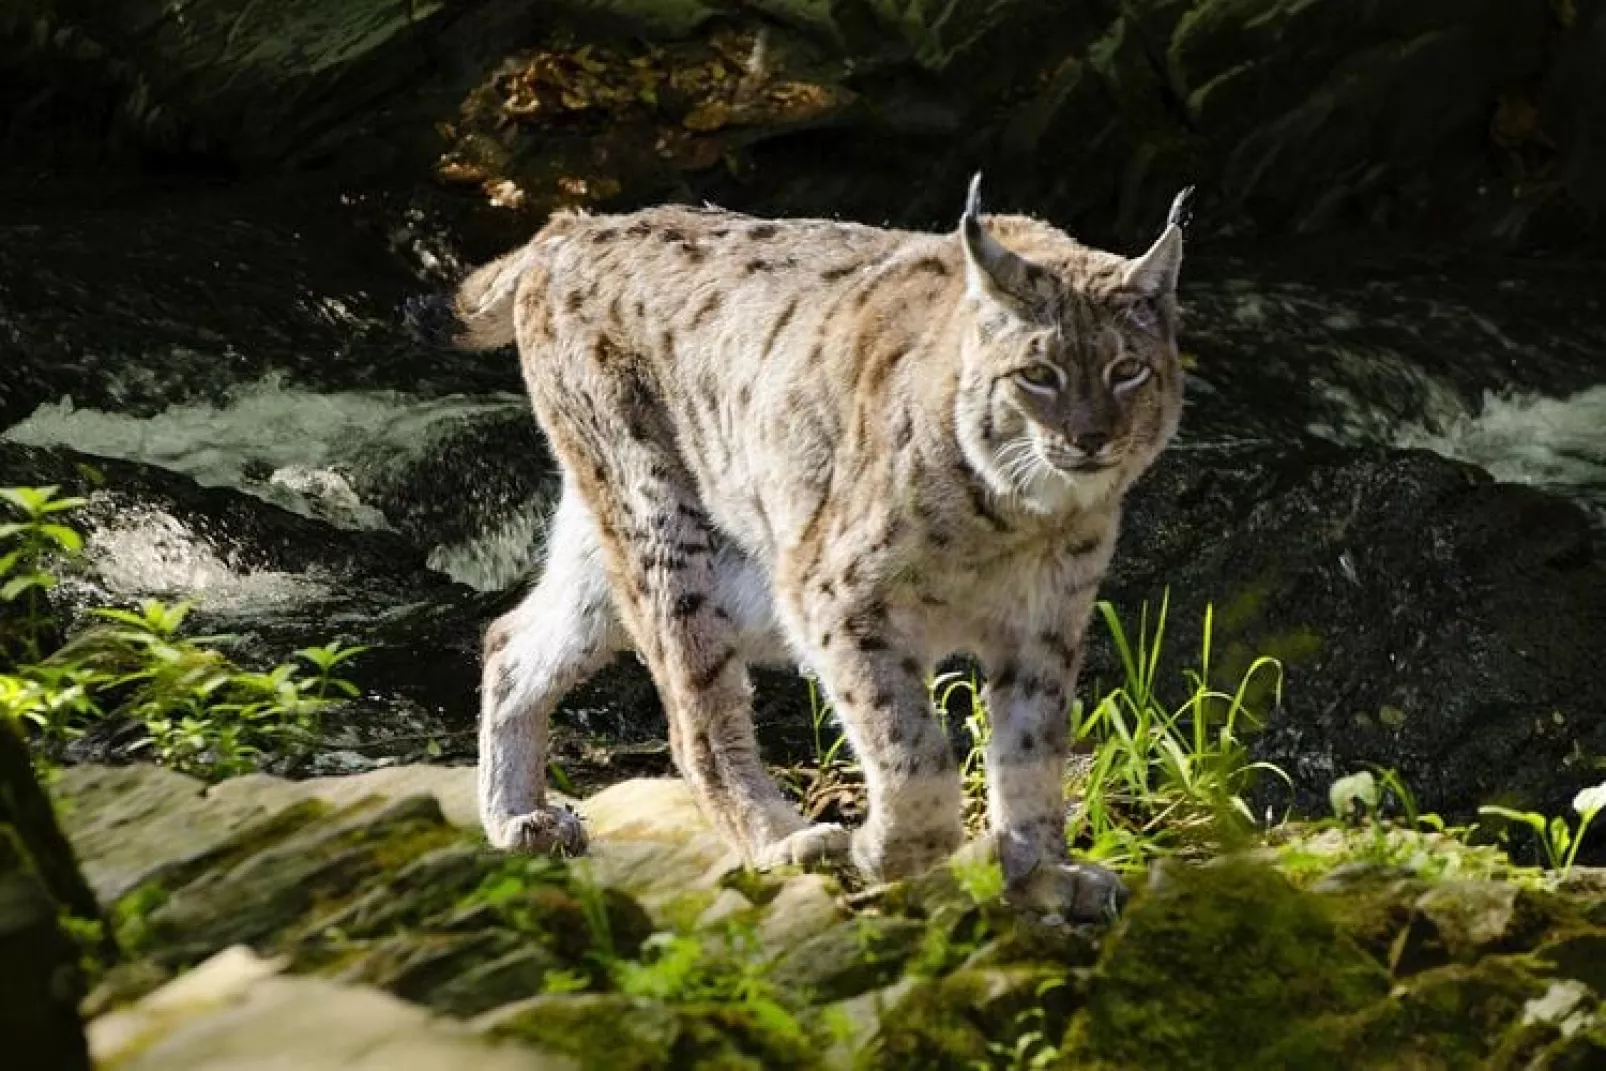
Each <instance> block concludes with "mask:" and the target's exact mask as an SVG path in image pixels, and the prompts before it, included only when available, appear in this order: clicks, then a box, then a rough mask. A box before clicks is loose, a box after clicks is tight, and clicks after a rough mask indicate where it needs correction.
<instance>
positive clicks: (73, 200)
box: [0, 188, 520, 429]
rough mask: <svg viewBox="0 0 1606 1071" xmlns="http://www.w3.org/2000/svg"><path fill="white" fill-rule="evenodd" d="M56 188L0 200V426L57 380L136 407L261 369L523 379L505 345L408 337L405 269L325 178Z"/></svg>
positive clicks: (395, 382)
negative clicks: (441, 343)
mask: <svg viewBox="0 0 1606 1071" xmlns="http://www.w3.org/2000/svg"><path fill="white" fill-rule="evenodd" d="M67 200H68V203H66V204H60V205H57V204H51V203H49V202H45V203H38V202H33V201H30V203H29V207H28V208H27V209H25V210H23V211H21V212H20V213H18V214H17V215H16V216H10V215H4V216H0V357H3V359H4V360H5V362H6V368H7V375H6V376H5V378H4V381H3V383H0V429H3V428H5V427H9V426H10V425H12V424H14V423H16V422H17V421H19V420H21V419H22V418H23V417H25V416H27V415H28V414H29V413H30V412H32V411H33V410H34V408H35V407H37V406H38V405H39V404H41V403H44V402H56V401H59V400H60V399H62V398H63V397H67V396H70V397H71V398H72V399H73V402H74V403H75V405H77V406H78V407H80V408H86V407H92V408H100V409H106V410H109V411H112V412H118V413H126V414H135V415H142V416H148V415H150V414H153V413H156V412H160V411H161V410H162V409H164V408H166V407H168V406H171V405H176V404H181V403H190V402H203V401H205V402H212V403H222V402H224V401H225V400H226V399H227V397H228V396H229V392H230V391H231V390H234V389H236V388H238V387H239V386H240V385H242V384H245V383H251V382H254V381H260V380H262V379H264V378H265V377H268V376H269V375H270V374H271V375H272V376H273V377H275V378H276V380H277V381H278V382H281V383H283V384H284V385H286V386H299V387H310V388H315V389H320V390H324V391H331V390H354V391H376V390H385V389H390V390H396V391H401V392H405V393H406V394H409V395H417V396H423V397H431V396H438V395H441V394H446V393H450V392H454V391H481V392H490V391H518V390H519V389H520V385H519V379H518V369H517V366H516V364H515V363H514V362H513V361H511V360H509V359H507V358H506V355H483V356H474V355H467V354H463V353H459V352H456V351H452V350H446V349H443V348H440V347H438V346H434V345H430V344H428V343H426V342H422V341H420V340H418V339H416V338H415V337H413V335H412V334H411V333H410V332H409V331H408V329H407V326H406V323H405V320H404V317H403V315H402V311H401V309H402V305H403V302H404V301H405V299H406V298H407V297H409V296H411V295H413V294H416V293H417V292H418V291H419V290H420V289H421V286H420V283H419V281H418V279H417V278H416V277H415V276H414V275H413V274H412V272H411V271H410V270H409V267H408V260H407V259H406V258H405V257H403V256H401V255H396V254H393V253H392V251H391V249H390V248H389V247H388V242H389V236H388V235H385V234H373V233H371V232H370V231H369V230H367V229H365V228H366V227H367V225H366V224H365V222H364V219H363V217H362V216H361V215H360V214H359V212H358V209H357V207H356V206H355V205H353V204H351V203H350V202H349V199H346V201H347V203H342V198H341V196H340V195H339V194H338V193H332V192H329V191H328V190H327V189H302V190H300V191H289V190H286V189H283V188H280V189H277V190H257V191H255V192H252V191H247V192H245V193H242V194H239V195H235V196H223V197H211V198H208V197H196V196H193V195H191V194H180V195H179V196H176V197H172V198H168V199H163V198H160V197H130V198H126V199H124V200H122V201H119V202H114V203H111V204H107V205H103V206H101V207H99V208H95V207H94V201H96V200H98V198H93V199H87V200H88V202H89V203H86V198H83V197H70V198H68V199H67ZM286 204H294V205H295V211H294V213H287V212H286V210H285V208H284V206H285V205H286ZM113 234H114V235H116V237H115V239H109V237H108V236H109V235H113ZM431 259H432V260H433V258H431ZM436 270H437V271H439V272H441V273H442V274H445V275H450V274H452V273H453V271H454V270H455V269H453V268H451V267H446V266H441V265H439V264H437V269H436ZM437 285H438V284H437Z"/></svg>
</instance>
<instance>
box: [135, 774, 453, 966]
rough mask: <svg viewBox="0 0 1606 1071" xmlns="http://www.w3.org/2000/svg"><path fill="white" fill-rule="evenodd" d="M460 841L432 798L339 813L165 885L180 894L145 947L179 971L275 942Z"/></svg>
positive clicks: (153, 923) (162, 912) (147, 926)
mask: <svg viewBox="0 0 1606 1071" xmlns="http://www.w3.org/2000/svg"><path fill="white" fill-rule="evenodd" d="M457 835H458V834H456V833H455V832H454V831H453V830H452V829H451V827H449V826H448V825H447V824H446V820H445V818H444V817H443V816H442V815H441V810H440V804H439V803H437V802H436V801H435V798H434V797H433V796H415V797H410V798H406V799H402V800H398V801H397V802H395V803H393V804H390V805H389V806H386V807H384V808H382V809H378V810H377V811H372V812H370V809H369V808H362V807H358V808H353V809H352V810H350V811H346V812H339V813H337V814H336V815H333V816H331V817H330V819H329V820H328V821H323V822H317V823H314V824H313V825H311V826H309V827H307V828H306V829H304V830H302V831H300V832H299V833H297V834H296V835H293V836H290V837H287V838H285V839H283V840H282V841H281V842H280V843H277V844H274V845H272V846H271V847H268V848H266V849H265V850H262V851H257V852H254V853H251V854H248V855H246V856H245V857H244V858H242V859H240V860H239V861H238V863H234V861H233V860H232V859H224V860H221V861H220V865H218V866H216V867H215V868H213V869H208V870H206V871H205V872H204V873H203V874H200V875H198V876H197V877H195V878H194V879H193V880H191V881H188V882H184V883H183V884H182V885H180V886H179V887H177V888H172V886H170V885H167V882H166V881H162V882H161V884H162V885H164V886H166V887H168V888H172V892H171V894H170V895H168V896H167V897H166V899H165V901H164V902H162V903H161V904H160V906H159V907H156V908H155V909H154V910H152V911H150V912H148V913H147V914H145V915H144V917H143V932H142V935H141V938H140V940H141V943H142V944H144V945H145V946H147V947H148V949H149V951H150V953H151V954H152V955H154V956H155V957H157V958H158V959H159V960H161V961H163V962H167V963H172V964H179V963H193V962H198V961H199V960H201V959H204V958H205V957H207V956H209V955H211V954H212V953H214V952H217V951H220V950H221V949H224V948H226V947H228V946H229V945H233V944H250V945H267V944H271V943H273V942H274V938H275V937H276V936H278V935H279V934H281V933H283V932H284V931H286V930H288V929H289V928H291V927H292V925H293V924H294V923H295V922H296V921H297V920H298V919H301V918H302V917H304V916H306V915H308V914H310V913H311V912H313V911H314V910H315V909H316V908H318V906H319V905H320V904H330V903H338V902H340V901H341V900H343V899H344V898H346V897H348V896H350V895H351V894H352V893H353V892H354V891H355V890H357V889H358V888H359V887H360V886H362V885H363V883H364V882H366V881H367V880H369V879H372V878H374V877H376V876H378V875H380V874H384V873H386V872H387V871H390V870H393V869H396V868H398V867H399V866H401V865H402V864H404V863H405V861H406V860H407V859H408V858H409V857H410V856H411V855H414V854H419V853H422V852H423V851H427V850H429V849H430V848H433V847H436V846H438V845H440V844H442V843H444V842H445V841H446V840H449V839H453V838H455V837H456V836H457ZM231 863H232V864H233V865H230V864H231ZM186 876H187V875H186ZM135 895H136V896H138V895H140V894H139V893H136V894H135Z"/></svg>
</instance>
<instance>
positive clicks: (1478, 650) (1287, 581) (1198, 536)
mask: <svg viewBox="0 0 1606 1071" xmlns="http://www.w3.org/2000/svg"><path fill="white" fill-rule="evenodd" d="M1167 589H1169V591H1170V599H1171V603H1170V617H1169V620H1168V621H1167V633H1166V637H1167V644H1166V650H1167V655H1168V657H1169V658H1171V659H1174V660H1175V661H1174V662H1173V665H1174V666H1178V667H1180V666H1182V665H1187V666H1193V665H1196V664H1197V661H1196V660H1197V655H1198V642H1199V639H1198V638H1199V632H1200V628H1201V627H1202V624H1203V620H1204V609H1205V604H1206V603H1212V604H1214V630H1215V635H1214V638H1213V650H1214V654H1213V663H1212V664H1213V673H1214V674H1215V675H1216V676H1215V680H1216V683H1217V685H1218V686H1220V687H1226V688H1228V689H1229V690H1230V689H1232V688H1236V686H1237V684H1238V682H1239V680H1240V678H1241V676H1242V675H1243V673H1244V672H1245V670H1246V669H1247V668H1248V666H1249V664H1250V662H1251V660H1252V659H1253V658H1255V657H1257V656H1260V655H1270V656H1272V657H1275V658H1278V659H1281V660H1282V663H1283V665H1284V668H1285V670H1286V681H1285V685H1284V688H1283V692H1282V697H1281V698H1282V705H1281V709H1279V710H1277V711H1276V712H1275V713H1273V714H1271V716H1270V717H1269V719H1268V722H1267V724H1266V727H1265V729H1264V731H1263V732H1261V733H1259V734H1258V735H1256V736H1255V737H1254V744H1253V746H1254V749H1255V750H1256V752H1257V753H1258V755H1260V756H1261V757H1264V758H1267V759H1270V760H1272V761H1274V762H1276V763H1278V764H1279V765H1280V766H1282V767H1283V769H1285V770H1286V771H1287V772H1288V773H1289V774H1290V775H1291V776H1292V777H1293V778H1294V779H1295V782H1296V785H1297V787H1298V790H1299V798H1298V802H1299V803H1300V804H1301V806H1302V807H1303V808H1304V809H1305V810H1306V812H1307V813H1311V814H1321V813H1324V812H1325V810H1326V803H1325V793H1326V791H1327V787H1328V786H1329V785H1330V784H1331V783H1332V782H1333V780H1334V779H1336V778H1337V777H1341V776H1343V775H1344V774H1346V773H1349V772H1352V771H1354V770H1356V769H1360V768H1362V767H1363V766H1364V764H1366V763H1368V762H1379V763H1383V764H1386V765H1389V766H1393V767H1395V768H1397V769H1398V770H1399V772H1400V773H1401V774H1402V775H1403V777H1404V779H1405V782H1406V784H1407V785H1409V786H1410V788H1411V790H1412V791H1413V792H1415V793H1416V795H1417V798H1418V802H1419V804H1420V806H1421V808H1422V809H1423V810H1426V811H1434V810H1438V811H1442V812H1443V813H1444V815H1445V817H1446V818H1450V817H1452V816H1454V817H1456V818H1461V819H1465V818H1469V817H1472V812H1473V810H1474V809H1475V808H1476V807H1477V806H1478V805H1480V804H1483V803H1492V802H1500V801H1501V800H1507V801H1515V802H1516V803H1517V804H1519V805H1521V806H1523V807H1525V808H1531V809H1536V810H1542V811H1545V812H1546V813H1549V814H1557V813H1562V812H1564V811H1566V810H1567V809H1568V807H1569V805H1570V802H1571V800H1572V796H1573V794H1574V793H1575V792H1577V791H1578V790H1579V789H1580V788H1582V787H1584V786H1585V785H1587V784H1591V783H1593V781H1594V780H1595V779H1596V775H1595V774H1594V773H1592V772H1591V771H1590V770H1589V769H1587V768H1585V767H1584V766H1582V765H1579V764H1578V763H1576V762H1575V761H1574V760H1573V759H1571V758H1570V756H1573V755H1575V754H1600V753H1602V752H1603V751H1606V717H1603V716H1602V714H1601V712H1602V711H1606V691H1603V685H1602V682H1601V677H1600V675H1599V673H1598V672H1597V670H1596V666H1597V663H1598V659H1599V652H1598V645H1597V643H1596V641H1595V639H1594V637H1597V636H1599V635H1602V634H1606V566H1603V565H1602V563H1601V561H1600V560H1599V559H1598V558H1597V557H1596V555H1595V552H1594V549H1593V536H1592V533H1591V531H1590V527H1589V524H1588V520H1587V518H1586V517H1584V516H1583V515H1582V514H1581V513H1580V512H1579V511H1577V510H1576V509H1574V508H1573V507H1571V506H1568V505H1566V504H1564V503H1561V502H1559V501H1557V500H1555V499H1552V498H1550V497H1548V496H1545V495H1542V494H1538V493H1536V492H1534V491H1533V490H1531V489H1528V488H1522V487H1515V486H1511V485H1506V484H1497V483H1493V482H1492V481H1490V480H1489V479H1488V478H1487V477H1486V476H1485V475H1483V474H1482V473H1480V472H1479V471H1477V470H1475V469H1472V468H1470V467H1468V466H1465V465H1461V464H1457V463H1455V462H1451V461H1447V460H1444V459H1442V458H1439V457H1435V456H1433V455H1429V454H1426V453H1416V452H1388V453H1385V452H1380V451H1350V450H1341V449H1336V448H1332V447H1330V446H1326V445H1322V444H1317V443H1311V442H1307V443H1305V444H1303V446H1301V447H1300V448H1298V449H1289V448H1286V447H1255V446H1245V447H1242V448H1238V449H1221V450H1211V451H1201V452H1199V453H1190V452H1188V451H1187V450H1186V449H1185V448H1184V449H1182V450H1179V451H1177V452H1174V453H1172V454H1170V455H1168V456H1167V457H1165V458H1164V459H1162V461H1161V462H1160V464H1159V466H1158V467H1157V468H1156V469H1155V471H1154V472H1152V473H1151V474H1150V475H1149V476H1148V477H1146V478H1145V479H1144V481H1143V482H1142V483H1140V484H1139V486H1138V488H1137V489H1136V490H1135V491H1134V493H1133V495H1132V498H1131V500H1130V503H1129V508H1128V510H1127V514H1126V519H1125V522H1124V528H1123V534H1122V540H1121V544H1120V546H1119V548H1118V550H1117V552H1116V557H1115V565H1114V569H1113V573H1112V579H1111V581H1110V582H1109V583H1108V584H1107V585H1106V588H1105V591H1104V592H1103V594H1104V596H1105V597H1107V598H1110V599H1111V600H1113V601H1114V602H1115V604H1116V605H1117V606H1119V607H1121V608H1122V610H1123V616H1124V617H1125V619H1126V621H1127V623H1128V627H1129V628H1131V629H1135V627H1136V622H1137V617H1138V614H1137V612H1136V610H1137V607H1138V606H1139V604H1140V603H1142V602H1145V601H1146V602H1147V603H1148V605H1149V606H1150V608H1151V611H1152V610H1155V609H1158V607H1159V604H1160V601H1161V598H1162V596H1163V595H1164V593H1165V591H1166V590H1167ZM1101 676H1102V678H1103V679H1104V680H1105V681H1106V682H1113V680H1114V666H1113V664H1112V662H1111V661H1109V659H1108V656H1107V655H1106V656H1105V657H1104V658H1102V659H1101V658H1095V659H1094V660H1093V661H1092V663H1091V665H1090V669H1089V671H1088V672H1087V675H1086V680H1087V682H1088V683H1087V686H1086V687H1085V688H1084V691H1085V692H1088V693H1090V694H1097V689H1096V687H1095V685H1094V682H1095V681H1096V680H1098V679H1099V678H1100V677H1101ZM1161 680H1162V681H1175V682H1177V683H1178V684H1180V683H1181V678H1180V676H1178V675H1174V674H1172V673H1166V672H1165V671H1162V677H1161ZM1259 683H1260V685H1261V687H1260V688H1259V689H1258V690H1255V691H1252V693H1251V694H1252V698H1253V702H1252V703H1251V705H1252V706H1258V708H1259V709H1260V710H1261V711H1262V712H1267V711H1270V710H1271V709H1272V707H1273V706H1274V703H1273V699H1274V696H1273V693H1272V691H1271V684H1272V678H1271V677H1270V676H1262V677H1261V678H1260V682H1259ZM1176 701H1180V700H1176Z"/></svg>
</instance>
